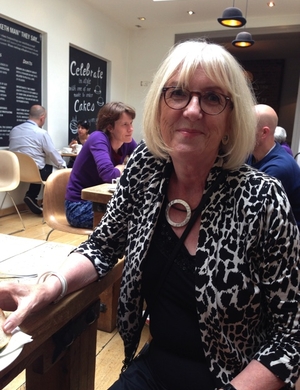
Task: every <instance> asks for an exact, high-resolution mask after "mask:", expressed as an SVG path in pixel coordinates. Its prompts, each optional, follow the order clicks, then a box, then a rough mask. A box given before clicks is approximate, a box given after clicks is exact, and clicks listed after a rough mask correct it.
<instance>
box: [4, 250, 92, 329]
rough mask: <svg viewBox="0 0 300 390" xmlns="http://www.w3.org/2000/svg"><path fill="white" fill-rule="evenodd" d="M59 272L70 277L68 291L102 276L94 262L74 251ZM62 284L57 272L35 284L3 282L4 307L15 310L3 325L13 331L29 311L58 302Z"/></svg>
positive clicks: (67, 279) (67, 280) (77, 288)
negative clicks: (99, 274) (56, 274)
mask: <svg viewBox="0 0 300 390" xmlns="http://www.w3.org/2000/svg"><path fill="white" fill-rule="evenodd" d="M57 273H58V274H59V275H62V276H63V277H64V278H65V279H66V282H67V291H66V293H67V294H69V293H71V292H73V291H76V290H79V289H80V288H82V287H84V286H86V285H88V284H90V283H92V282H93V281H95V280H97V279H98V274H97V272H96V270H95V267H94V265H93V264H92V263H91V261H90V260H89V259H88V258H87V257H85V256H84V255H82V254H80V253H72V254H70V256H68V258H67V259H66V260H65V262H64V263H63V264H62V266H61V267H60V269H59V270H58V272H57ZM62 288H63V286H62V283H61V281H60V279H59V278H58V277H56V276H50V277H48V278H47V279H46V280H45V281H44V282H43V283H41V284H35V285H25V284H21V283H20V284H19V283H6V284H3V285H1V295H0V296H1V298H0V307H2V308H3V309H4V310H10V311H12V310H15V311H13V313H12V314H11V315H10V316H9V317H8V319H7V321H6V322H5V324H4V326H3V329H4V330H5V332H6V333H11V332H12V331H13V330H14V329H15V327H16V326H19V325H20V324H21V323H22V322H23V321H24V319H25V318H26V317H27V316H28V315H29V314H31V313H33V312H36V311H38V310H40V309H42V308H43V307H45V306H47V305H49V304H50V303H52V302H54V301H55V300H56V299H57V298H58V297H59V296H60V294H61V292H62Z"/></svg>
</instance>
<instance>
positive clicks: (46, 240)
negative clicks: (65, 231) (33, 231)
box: [46, 229, 54, 241]
mask: <svg viewBox="0 0 300 390" xmlns="http://www.w3.org/2000/svg"><path fill="white" fill-rule="evenodd" d="M53 231H54V229H51V230H50V232H49V233H48V234H47V237H46V241H48V238H49V236H50V234H51V233H52V232H53Z"/></svg>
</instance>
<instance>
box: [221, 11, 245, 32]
mask: <svg viewBox="0 0 300 390" xmlns="http://www.w3.org/2000/svg"><path fill="white" fill-rule="evenodd" d="M218 22H219V23H220V24H222V25H223V26H225V27H233V28H235V27H242V26H244V25H245V24H246V22H247V21H246V19H245V18H244V17H243V14H242V11H241V10H240V9H239V8H236V7H229V8H226V9H225V10H224V12H223V15H222V17H221V18H218Z"/></svg>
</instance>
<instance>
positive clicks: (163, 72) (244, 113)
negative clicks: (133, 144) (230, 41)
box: [143, 40, 257, 169]
mask: <svg viewBox="0 0 300 390" xmlns="http://www.w3.org/2000/svg"><path fill="white" fill-rule="evenodd" d="M198 67H201V68H202V69H203V71H204V72H205V74H206V75H207V77H208V78H210V79H211V80H212V81H214V82H215V83H216V84H217V85H218V86H220V88H222V89H224V90H225V91H228V92H227V93H228V95H229V96H230V97H231V101H232V104H233V109H232V111H231V114H230V117H229V123H228V130H229V141H228V143H227V144H226V145H220V151H219V154H220V155H224V156H226V157H225V158H224V168H226V169H233V168H237V167H239V166H240V165H241V164H243V163H244V162H245V160H246V158H247V156H248V155H249V154H251V152H252V150H253V148H254V145H255V134H256V121H257V120H256V117H255V111H254V105H255V104H256V100H255V97H254V94H253V92H252V88H251V85H250V81H249V78H248V77H247V74H246V72H245V71H244V69H243V68H242V67H241V65H240V64H239V63H238V62H237V61H236V60H235V58H234V57H233V56H232V55H231V54H230V53H229V52H228V51H227V50H226V49H224V48H223V47H222V46H220V45H217V44H212V43H208V42H206V41H204V40H191V41H186V42H183V43H180V44H178V45H175V46H174V47H173V48H172V49H171V50H170V52H169V54H168V56H167V57H166V59H165V60H164V61H163V62H162V64H161V65H160V67H159V69H158V71H157V73H156V74H155V76H154V79H153V82H152V85H151V87H150V90H149V92H148V94H147V96H146V100H145V106H144V118H143V128H144V138H145V141H146V144H147V146H148V148H149V150H150V151H151V152H152V153H153V154H154V155H155V156H156V157H158V158H162V159H167V158H168V157H169V153H170V150H169V149H168V147H167V146H166V145H165V143H164V141H163V139H162V136H161V129H160V124H159V117H160V103H161V97H162V88H163V87H164V86H166V85H167V83H168V80H170V78H171V77H172V76H173V75H174V74H175V72H176V73H177V75H178V84H179V85H182V86H187V85H188V83H189V80H190V79H191V78H192V77H193V74H194V72H195V70H196V69H197V68H198Z"/></svg>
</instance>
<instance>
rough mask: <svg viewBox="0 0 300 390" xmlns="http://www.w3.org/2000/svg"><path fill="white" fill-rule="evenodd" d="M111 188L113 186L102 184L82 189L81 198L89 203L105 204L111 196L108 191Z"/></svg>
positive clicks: (111, 192) (110, 192)
mask: <svg viewBox="0 0 300 390" xmlns="http://www.w3.org/2000/svg"><path fill="white" fill-rule="evenodd" d="M113 187H114V185H113V184H111V183H104V184H99V185H97V186H93V187H87V188H84V189H83V190H82V191H81V198H82V199H85V200H90V201H91V202H96V203H103V204H107V202H108V201H109V200H110V199H111V197H112V194H113V191H110V190H109V189H110V188H113Z"/></svg>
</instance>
